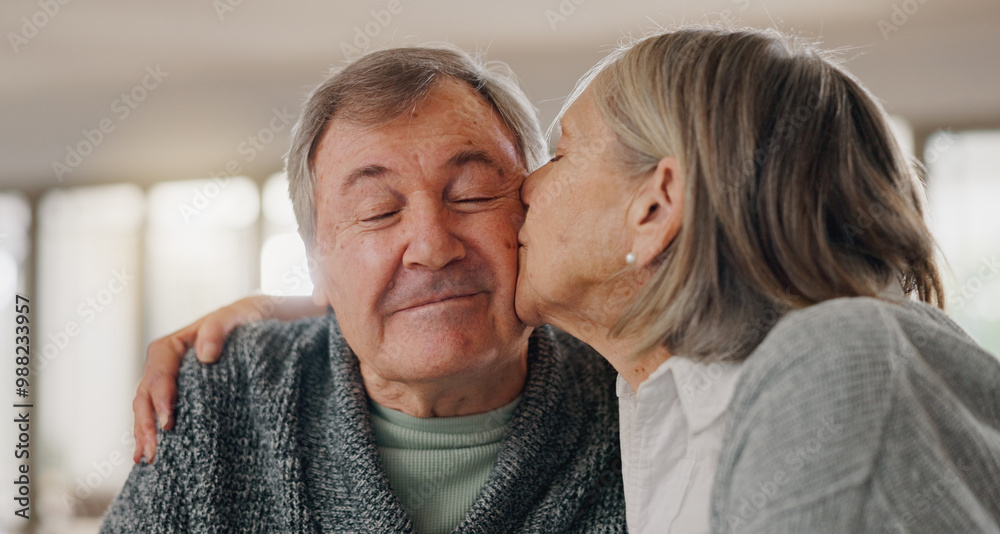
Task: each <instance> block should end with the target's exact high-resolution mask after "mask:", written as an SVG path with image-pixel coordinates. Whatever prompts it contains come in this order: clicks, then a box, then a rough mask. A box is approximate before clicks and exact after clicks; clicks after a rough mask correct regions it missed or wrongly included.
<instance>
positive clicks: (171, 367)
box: [132, 323, 198, 462]
mask: <svg viewBox="0 0 1000 534" xmlns="http://www.w3.org/2000/svg"><path fill="white" fill-rule="evenodd" d="M197 329H198V323H195V324H193V325H190V326H188V327H186V328H183V329H181V330H178V331H177V332H174V333H173V334H170V335H169V336H166V337H161V338H160V339H157V340H155V341H153V342H152V343H150V344H149V348H148V349H147V350H146V368H145V370H144V372H143V375H142V381H141V382H139V387H138V388H137V389H136V392H135V400H133V401H132V411H133V413H134V417H135V424H134V425H133V428H132V433H133V434H134V435H135V443H136V452H135V455H134V457H133V459H134V460H135V461H136V462H138V461H139V460H141V459H142V457H145V458H146V461H148V462H152V461H153V459H154V458H155V456H156V427H157V426H159V427H160V428H162V429H164V430H170V429H171V428H173V426H174V423H173V420H174V417H173V412H174V406H175V405H176V404H177V374H178V372H179V370H180V367H181V361H182V360H183V359H184V353H186V352H187V350H188V348H189V347H190V346H191V344H192V342H193V341H194V339H193V337H194V335H195V333H196V332H197Z"/></svg>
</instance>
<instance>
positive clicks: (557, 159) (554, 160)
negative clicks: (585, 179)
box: [549, 154, 563, 163]
mask: <svg viewBox="0 0 1000 534" xmlns="http://www.w3.org/2000/svg"><path fill="white" fill-rule="evenodd" d="M561 159H563V157H562V155H560V154H556V155H555V156H553V157H552V159H550V160H549V163H555V162H557V161H559V160H561Z"/></svg>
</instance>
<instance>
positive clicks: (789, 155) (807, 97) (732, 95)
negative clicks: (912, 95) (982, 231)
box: [577, 28, 944, 359]
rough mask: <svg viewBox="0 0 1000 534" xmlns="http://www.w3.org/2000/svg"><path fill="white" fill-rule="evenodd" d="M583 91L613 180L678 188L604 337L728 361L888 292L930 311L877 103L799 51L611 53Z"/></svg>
mask: <svg viewBox="0 0 1000 534" xmlns="http://www.w3.org/2000/svg"><path fill="white" fill-rule="evenodd" d="M583 85H589V87H590V88H591V90H592V92H593V95H594V98H595V101H596V103H597V107H598V110H599V111H600V113H601V115H602V116H603V117H604V119H605V120H606V121H607V123H608V125H609V126H610V127H611V129H612V130H613V131H614V132H615V134H616V136H617V138H618V141H619V142H618V143H617V145H618V146H617V147H616V150H617V154H618V158H617V159H618V161H617V164H618V165H619V167H620V168H621V169H622V174H623V176H631V177H638V176H640V175H644V174H648V173H649V172H651V171H652V170H653V169H654V168H655V167H656V164H657V162H658V161H659V160H660V159H661V158H664V157H668V156H673V157H676V158H677V161H678V163H679V166H680V168H681V169H682V172H683V174H684V178H685V180H686V185H685V188H686V189H685V198H684V206H685V213H684V220H683V223H682V229H681V231H680V233H679V234H678V236H677V237H676V238H675V239H674V241H673V242H672V243H671V244H670V245H669V246H668V247H667V248H666V250H665V251H664V252H663V253H662V254H661V256H660V257H659V259H658V263H657V264H656V265H655V266H654V272H653V273H652V275H651V278H650V279H649V281H648V282H647V283H645V284H644V286H643V287H642V289H641V291H640V292H639V293H638V295H637V296H636V298H635V299H634V301H633V302H632V303H631V305H630V306H629V307H628V308H626V310H625V312H624V313H623V315H622V316H621V317H620V319H619V320H618V322H617V324H616V325H615V327H614V329H613V332H612V333H613V334H614V335H620V334H622V333H623V332H629V333H640V334H641V335H642V336H643V340H644V344H643V347H642V349H641V350H643V351H644V350H648V349H650V348H652V347H655V346H666V347H667V348H668V349H669V350H670V351H671V352H672V353H674V354H679V355H684V356H688V357H692V358H706V357H716V358H734V359H739V358H742V357H745V356H747V355H748V354H749V353H750V351H752V350H753V348H754V347H756V345H757V344H759V342H760V341H761V340H762V339H763V337H764V335H765V334H767V332H768V331H769V330H770V328H771V327H772V326H773V325H774V323H775V322H777V320H778V318H780V317H781V316H782V315H783V314H784V313H786V312H788V311H789V310H793V309H797V308H802V307H806V306H809V305H811V304H815V303H818V302H822V301H825V300H828V299H833V298H838V297H848V296H870V297H877V296H878V295H879V294H880V293H881V292H882V291H883V290H884V289H885V288H886V287H888V286H889V285H890V284H895V283H898V284H900V285H901V287H902V289H903V291H904V292H905V293H906V294H907V295H910V296H911V297H916V298H919V299H921V300H923V301H927V302H936V303H937V304H938V305H940V306H943V301H944V296H943V291H942V286H941V282H940V279H939V275H938V272H937V268H936V266H935V262H934V258H933V256H934V244H933V239H932V238H931V235H930V233H929V231H928V230H927V228H926V226H925V224H924V221H923V215H922V206H921V204H922V200H921V199H922V194H923V189H922V184H921V183H920V180H919V179H918V178H917V176H916V174H915V173H914V170H913V168H912V167H911V166H910V163H909V161H908V159H907V158H906V157H905V156H904V155H903V153H902V151H901V149H900V147H899V145H898V143H897V141H896V139H895V137H894V136H893V133H892V131H891V129H890V126H889V122H888V120H887V116H886V114H885V112H884V111H883V110H882V108H881V107H880V106H879V105H878V104H877V103H876V102H875V99H874V98H873V97H872V96H871V95H870V94H869V93H868V92H867V91H866V90H865V89H864V88H863V87H862V86H861V85H860V84H859V83H858V82H857V80H855V79H854V78H853V77H851V76H850V75H849V74H847V73H846V72H845V71H844V70H843V69H842V68H840V67H839V66H838V65H836V64H835V63H834V62H833V61H831V60H830V59H829V58H828V57H827V56H825V55H824V54H823V53H821V52H819V51H818V50H816V49H815V48H813V47H812V46H811V45H808V44H806V43H803V42H800V41H798V40H796V39H793V38H790V37H787V36H785V35H782V34H781V33H780V32H777V31H773V30H772V31H761V30H747V29H731V28H726V29H719V28H689V29H682V30H677V31H672V32H668V33H663V34H659V35H655V36H651V37H647V38H643V39H641V40H639V41H637V42H635V43H633V44H631V45H628V46H626V47H623V48H622V49H621V50H619V51H617V52H615V53H613V54H612V55H611V57H609V58H608V59H607V60H606V61H605V62H604V63H602V64H601V65H598V67H597V68H595V70H593V71H592V72H591V73H590V74H588V76H586V77H584V80H583V81H582V84H581V87H582V86H583ZM577 94H579V90H578V91H577Z"/></svg>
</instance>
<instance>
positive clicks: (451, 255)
mask: <svg viewBox="0 0 1000 534" xmlns="http://www.w3.org/2000/svg"><path fill="white" fill-rule="evenodd" d="M409 215H410V221H409V224H410V226H411V227H410V239H409V243H408V244H407V247H406V252H405V253H403V266H404V267H409V268H412V267H425V268H428V269H433V270H437V269H441V268H442V267H444V266H445V265H448V264H449V263H451V262H452V261H455V260H460V259H462V258H464V257H465V245H464V244H463V243H462V240H461V239H459V238H458V236H457V235H456V233H455V232H456V230H457V227H456V225H458V224H460V223H461V221H460V220H459V218H460V215H458V214H456V213H453V212H451V211H450V210H448V209H447V208H446V207H445V206H444V205H442V204H441V203H437V202H433V203H427V204H425V205H422V206H413V207H411V208H410V213H409Z"/></svg>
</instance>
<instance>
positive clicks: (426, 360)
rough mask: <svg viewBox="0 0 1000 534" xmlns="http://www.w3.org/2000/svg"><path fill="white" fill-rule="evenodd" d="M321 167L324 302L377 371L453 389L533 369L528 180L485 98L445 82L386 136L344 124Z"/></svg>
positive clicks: (325, 146) (387, 128)
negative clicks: (521, 298) (523, 286)
mask: <svg viewBox="0 0 1000 534" xmlns="http://www.w3.org/2000/svg"><path fill="white" fill-rule="evenodd" d="M314 163H315V170H316V184H315V191H316V242H315V244H314V246H313V250H312V254H313V256H314V257H315V258H316V262H317V265H318V268H317V269H316V272H315V273H314V274H313V278H314V280H315V282H316V290H315V295H314V296H315V298H316V300H317V301H318V303H320V304H323V303H327V302H328V303H329V304H330V305H332V306H333V310H334V312H335V313H336V315H337V320H338V322H339V323H340V327H341V329H342V331H343V333H344V337H345V339H346V340H347V342H348V344H349V345H350V346H351V348H352V349H353V350H354V352H355V353H356V354H357V355H358V358H359V360H360V361H361V365H362V367H363V368H367V371H370V372H374V373H375V374H376V375H378V376H379V377H380V378H383V379H386V380H392V381H397V382H442V381H443V382H447V381H449V380H456V381H461V380H462V377H463V376H473V375H475V374H479V375H481V374H482V373H483V372H489V370H490V368H495V367H499V366H500V365H502V364H505V363H506V364H509V362H510V359H511V358H521V357H524V354H525V350H526V349H525V348H526V340H527V336H528V334H529V333H530V329H528V328H527V327H526V326H525V325H523V324H522V323H521V322H520V321H519V320H518V319H517V316H516V315H515V313H514V290H515V278H516V276H517V231H518V228H519V227H520V225H521V223H522V222H523V219H524V209H523V207H522V206H521V202H520V197H519V189H520V187H521V182H522V181H523V179H524V174H525V173H524V169H523V165H522V163H521V160H520V158H519V157H518V153H517V149H516V144H515V141H514V136H513V134H511V132H510V130H509V129H508V128H507V127H506V125H505V124H504V122H503V121H502V120H501V119H500V117H499V115H497V113H496V112H495V111H494V110H493V108H492V106H491V105H490V104H489V103H488V102H486V101H485V99H484V98H483V97H482V96H480V95H479V94H478V93H476V92H475V91H474V90H473V89H472V88H471V87H469V86H468V85H467V84H465V83H461V82H458V81H454V80H444V81H442V82H440V83H438V85H437V86H436V87H435V88H433V89H432V90H431V91H430V92H429V93H428V94H427V96H426V98H425V99H423V100H421V101H420V103H419V104H418V105H417V106H415V107H414V108H413V110H412V112H410V113H407V114H404V115H403V116H401V117H399V118H397V119H396V120H394V121H393V122H390V123H389V124H386V125H384V126H380V127H377V128H369V127H361V126H357V125H354V124H351V123H347V122H345V121H338V120H337V119H336V117H334V120H333V121H332V123H331V124H330V125H329V127H328V129H327V131H326V132H325V133H324V135H323V137H322V138H321V139H320V143H319V145H318V146H317V149H316V153H315V161H314ZM366 376H367V374H366Z"/></svg>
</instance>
